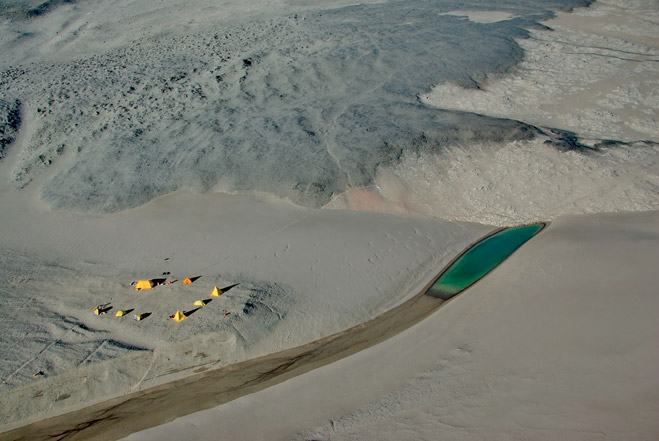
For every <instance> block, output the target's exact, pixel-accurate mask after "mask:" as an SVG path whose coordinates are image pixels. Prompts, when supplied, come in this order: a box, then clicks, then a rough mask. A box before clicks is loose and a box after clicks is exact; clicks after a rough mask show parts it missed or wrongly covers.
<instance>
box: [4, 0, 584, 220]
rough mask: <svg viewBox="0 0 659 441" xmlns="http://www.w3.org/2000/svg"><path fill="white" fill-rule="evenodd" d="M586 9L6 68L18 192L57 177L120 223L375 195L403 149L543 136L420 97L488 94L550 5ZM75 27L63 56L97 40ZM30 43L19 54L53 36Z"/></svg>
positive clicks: (67, 32)
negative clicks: (180, 192) (15, 117)
mask: <svg viewBox="0 0 659 441" xmlns="http://www.w3.org/2000/svg"><path fill="white" fill-rule="evenodd" d="M51 3H52V5H51V6H48V7H44V14H37V15H38V17H32V18H23V19H21V18H20V17H21V16H22V15H21V14H19V13H17V12H16V8H15V7H14V9H12V8H11V7H10V6H11V5H15V3H12V4H10V6H8V7H7V10H6V11H5V15H6V16H10V17H12V20H13V21H9V22H8V23H10V24H8V25H6V26H10V25H11V26H13V27H14V28H16V29H20V20H32V21H30V23H32V24H33V23H34V20H45V19H46V18H47V16H49V15H51V13H50V12H49V11H52V10H55V9H56V10H57V13H58V14H59V15H58V17H60V16H66V14H67V13H69V12H67V11H69V10H68V9H66V8H68V7H69V6H67V5H66V2H51ZM60 3H61V4H60ZM585 3H587V2H586V1H554V2H541V1H536V2H524V3H523V4H520V3H518V2H514V3H511V2H492V1H487V2H485V1H484V2H475V3H470V5H469V7H470V8H473V9H474V10H492V9H496V10H500V11H503V12H506V13H509V14H510V15H511V16H514V17H515V18H514V19H511V20H504V21H499V22H494V23H476V22H473V21H470V20H468V19H466V18H464V17H457V16H452V15H440V13H442V12H446V11H451V10H455V9H462V10H464V9H465V6H464V4H463V2H450V1H443V2H421V1H410V2H404V3H398V2H392V3H383V4H373V5H360V6H350V7H342V8H337V9H332V10H323V11H313V10H309V9H307V10H305V11H304V12H301V13H299V14H291V15H290V16H276V15H275V16H272V17H268V18H262V19H253V20H249V21H226V22H221V23H204V24H200V25H198V26H196V27H189V28H183V27H181V28H179V29H178V30H177V31H176V32H163V35H160V36H158V37H153V36H149V37H145V38H138V39H135V40H134V41H132V42H131V43H130V44H126V45H125V47H123V48H118V49H112V50H110V51H107V52H103V51H97V53H96V54H95V55H89V56H87V55H85V56H79V57H78V58H75V57H69V58H70V59H69V58H67V60H68V61H61V62H46V61H38V60H37V62H34V63H27V62H26V63H21V64H17V65H5V66H4V70H3V71H2V72H0V99H2V100H4V101H3V102H8V103H11V102H15V100H20V101H21V102H22V103H23V110H22V112H23V114H24V115H23V118H22V119H23V125H22V127H21V130H25V131H26V132H27V133H29V136H26V137H25V138H26V139H24V140H23V142H22V143H21V144H20V145H18V143H16V144H17V145H18V148H19V149H20V151H19V153H18V154H17V158H16V162H15V164H14V166H13V176H12V177H11V179H12V180H13V181H14V183H15V185H16V186H17V187H23V186H26V185H28V184H29V183H30V182H32V181H33V180H34V178H35V177H36V176H38V175H39V174H40V173H41V171H42V170H44V169H46V168H51V167H53V166H54V167H55V168H56V171H57V173H55V174H54V176H53V177H52V178H50V179H49V180H48V181H47V182H46V183H45V184H44V185H43V187H42V197H43V199H44V200H46V201H47V202H48V203H49V204H51V205H52V206H53V207H55V208H60V209H76V210H91V211H117V210H121V209H125V208H129V207H133V206H137V205H140V204H142V203H144V202H146V201H148V200H150V199H152V198H154V197H156V196H158V195H161V194H164V193H168V192H171V191H173V190H175V189H177V188H181V187H183V188H192V189H194V190H200V191H204V190H207V189H209V188H212V187H215V188H216V189H219V190H223V191H229V192H231V191H246V190H248V191H251V190H256V191H265V192H268V193H271V194H274V195H277V196H279V197H282V198H287V199H290V200H292V201H294V202H296V203H299V204H303V205H308V206H322V205H324V204H326V203H327V202H329V201H330V200H331V198H332V197H333V196H334V195H337V194H339V193H341V192H342V191H344V190H345V189H346V188H347V187H349V186H367V185H369V184H371V183H372V182H373V180H374V178H375V172H376V168H377V167H378V166H382V165H389V164H395V163H397V162H398V161H399V159H400V158H401V156H402V153H403V152H405V151H410V150H412V151H414V152H419V153H421V152H441V151H443V149H444V148H446V147H448V146H451V145H453V144H457V143H461V142H463V141H473V140H475V141H495V142H508V141H516V140H520V139H530V138H532V137H533V136H534V133H535V132H534V130H533V128H531V127H529V126H527V125H524V124H521V123H517V122H513V121H508V120H499V119H493V118H485V117H477V116H474V115H466V114H462V113H455V112H444V111H438V110H436V109H432V108H430V107H428V106H426V105H424V104H423V103H421V102H420V101H419V100H418V97H417V95H418V94H419V93H421V92H424V91H428V90H430V88H431V87H432V86H433V85H434V84H437V83H440V82H446V81H449V82H451V83H455V84H458V85H461V86H464V87H478V85H479V83H480V82H481V81H483V80H484V79H485V78H487V76H488V75H490V74H492V73H502V72H505V71H507V70H509V69H510V68H511V66H513V65H515V63H517V62H519V61H520V59H521V57H522V51H521V49H520V47H519V46H518V44H517V43H516V42H515V40H514V38H523V37H524V36H525V35H526V33H527V31H526V28H529V27H532V26H534V25H535V23H536V22H537V21H538V20H540V19H545V18H547V17H549V16H550V15H551V11H550V10H549V8H553V9H558V8H569V7H572V6H579V5H583V4H585ZM49 4H50V3H49ZM30 5H31V4H30ZM30 7H31V8H34V7H39V4H37V6H34V5H31V6H30ZM81 7H84V3H83V4H81ZM192 7H194V6H192ZM19 9H20V8H19ZM7 11H8V12H7ZM70 11H71V12H70V14H74V13H75V11H76V9H75V8H71V9H70ZM46 12H48V13H47V14H46ZM28 15H29V14H28ZM202 15H203V14H202ZM43 16H46V17H43ZM17 17H18V18H17ZM16 20H19V21H18V22H17V21H16ZM74 21H75V20H73V19H71V20H70V22H66V23H65V25H63V27H62V30H61V31H62V32H61V34H60V35H58V37H57V38H59V40H57V44H58V45H59V46H57V45H56V46H55V47H57V48H59V47H61V46H62V45H64V43H62V42H61V41H64V40H66V41H65V42H66V43H70V44H76V41H77V40H76V39H77V38H84V37H83V36H81V35H84V32H86V30H85V29H83V27H82V26H78V25H76V26H78V27H75V26H73V24H72V22H74ZM16 23H19V24H18V25H17V24H16ZM26 23H27V21H26ZM76 23H77V22H76ZM25 27H26V28H27V27H28V25H27V24H26V25H25ZM74 28H75V29H74ZM72 29H73V30H72ZM19 34H20V35H17V36H14V37H13V38H15V40H16V41H10V43H8V44H14V45H15V46H16V45H20V44H23V43H21V41H22V40H21V39H24V40H26V41H28V42H29V40H30V39H34V38H39V37H38V35H37V36H35V35H31V34H29V33H19ZM12 35H13V34H12ZM60 40H61V41H60ZM53 44H55V43H53ZM17 47H18V46H17ZM46 58H47V57H45V56H44V57H43V59H46Z"/></svg>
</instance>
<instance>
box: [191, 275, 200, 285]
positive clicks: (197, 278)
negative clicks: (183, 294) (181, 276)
mask: <svg viewBox="0 0 659 441" xmlns="http://www.w3.org/2000/svg"><path fill="white" fill-rule="evenodd" d="M199 279H201V276H195V277H190V281H191V282H192V283H194V282H196V281H197V280H199Z"/></svg>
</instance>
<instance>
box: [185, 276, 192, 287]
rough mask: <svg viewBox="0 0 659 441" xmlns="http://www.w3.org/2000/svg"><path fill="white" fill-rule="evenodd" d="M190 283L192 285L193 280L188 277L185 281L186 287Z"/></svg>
mask: <svg viewBox="0 0 659 441" xmlns="http://www.w3.org/2000/svg"><path fill="white" fill-rule="evenodd" d="M190 283H192V280H190V278H189V277H186V278H185V280H184V281H183V284H184V285H189V284H190Z"/></svg>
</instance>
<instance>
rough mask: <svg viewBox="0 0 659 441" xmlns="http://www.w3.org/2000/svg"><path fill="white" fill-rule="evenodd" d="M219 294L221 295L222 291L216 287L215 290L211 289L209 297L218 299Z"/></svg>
mask: <svg viewBox="0 0 659 441" xmlns="http://www.w3.org/2000/svg"><path fill="white" fill-rule="evenodd" d="M220 294H222V290H221V289H220V288H218V287H217V286H216V287H215V288H213V292H212V293H211V297H219V296H220Z"/></svg>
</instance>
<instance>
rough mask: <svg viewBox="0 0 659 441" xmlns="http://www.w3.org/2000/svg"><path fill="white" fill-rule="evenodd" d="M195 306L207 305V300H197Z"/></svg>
mask: <svg viewBox="0 0 659 441" xmlns="http://www.w3.org/2000/svg"><path fill="white" fill-rule="evenodd" d="M194 305H195V306H206V300H197V301H196V302H194Z"/></svg>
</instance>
